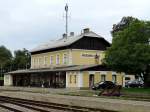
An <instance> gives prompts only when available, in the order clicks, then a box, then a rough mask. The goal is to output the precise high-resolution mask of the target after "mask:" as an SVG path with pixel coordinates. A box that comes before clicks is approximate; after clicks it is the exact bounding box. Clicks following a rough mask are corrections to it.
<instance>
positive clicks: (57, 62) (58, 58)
mask: <svg viewBox="0 0 150 112" xmlns="http://www.w3.org/2000/svg"><path fill="white" fill-rule="evenodd" d="M59 64H60V54H56V65H59Z"/></svg>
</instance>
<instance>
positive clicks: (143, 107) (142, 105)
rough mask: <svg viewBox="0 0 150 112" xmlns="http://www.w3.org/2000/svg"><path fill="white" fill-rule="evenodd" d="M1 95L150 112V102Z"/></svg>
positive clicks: (55, 96)
mask: <svg viewBox="0 0 150 112" xmlns="http://www.w3.org/2000/svg"><path fill="white" fill-rule="evenodd" d="M0 95H3V96H9V97H17V98H23V99H30V100H37V101H45V102H53V103H60V104H67V105H73V106H75V105H76V106H84V107H92V108H100V109H106V110H115V111H120V112H149V109H150V102H146V101H132V100H119V99H108V98H96V97H80V96H66V95H54V94H49V93H48V94H42V93H30V92H21V91H20V92H8V91H7V92H0Z"/></svg>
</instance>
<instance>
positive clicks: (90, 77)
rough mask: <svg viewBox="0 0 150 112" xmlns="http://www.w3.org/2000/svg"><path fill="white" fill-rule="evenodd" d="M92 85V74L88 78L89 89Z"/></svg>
mask: <svg viewBox="0 0 150 112" xmlns="http://www.w3.org/2000/svg"><path fill="white" fill-rule="evenodd" d="M93 85H94V74H90V76H89V87H90V88H92V86H93Z"/></svg>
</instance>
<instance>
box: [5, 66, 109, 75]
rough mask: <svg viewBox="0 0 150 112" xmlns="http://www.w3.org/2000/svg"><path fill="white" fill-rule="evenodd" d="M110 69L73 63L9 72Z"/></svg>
mask: <svg viewBox="0 0 150 112" xmlns="http://www.w3.org/2000/svg"><path fill="white" fill-rule="evenodd" d="M86 70H88V71H110V70H111V69H110V68H108V67H106V66H104V65H72V66H61V67H52V68H40V69H24V70H16V71H12V72H9V73H8V74H26V73H43V72H61V71H86Z"/></svg>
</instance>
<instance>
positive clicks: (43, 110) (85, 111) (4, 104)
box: [0, 96, 115, 112]
mask: <svg viewBox="0 0 150 112" xmlns="http://www.w3.org/2000/svg"><path fill="white" fill-rule="evenodd" d="M0 102H1V103H0V107H1V108H5V109H7V110H9V111H12V112H26V111H28V112H115V111H109V110H103V109H95V108H87V107H80V106H71V105H65V104H56V103H50V102H42V101H34V100H27V99H20V98H12V97H6V96H0ZM10 105H13V106H10ZM15 106H17V107H19V108H23V109H18V108H13V107H15ZM25 109H28V110H25Z"/></svg>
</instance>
